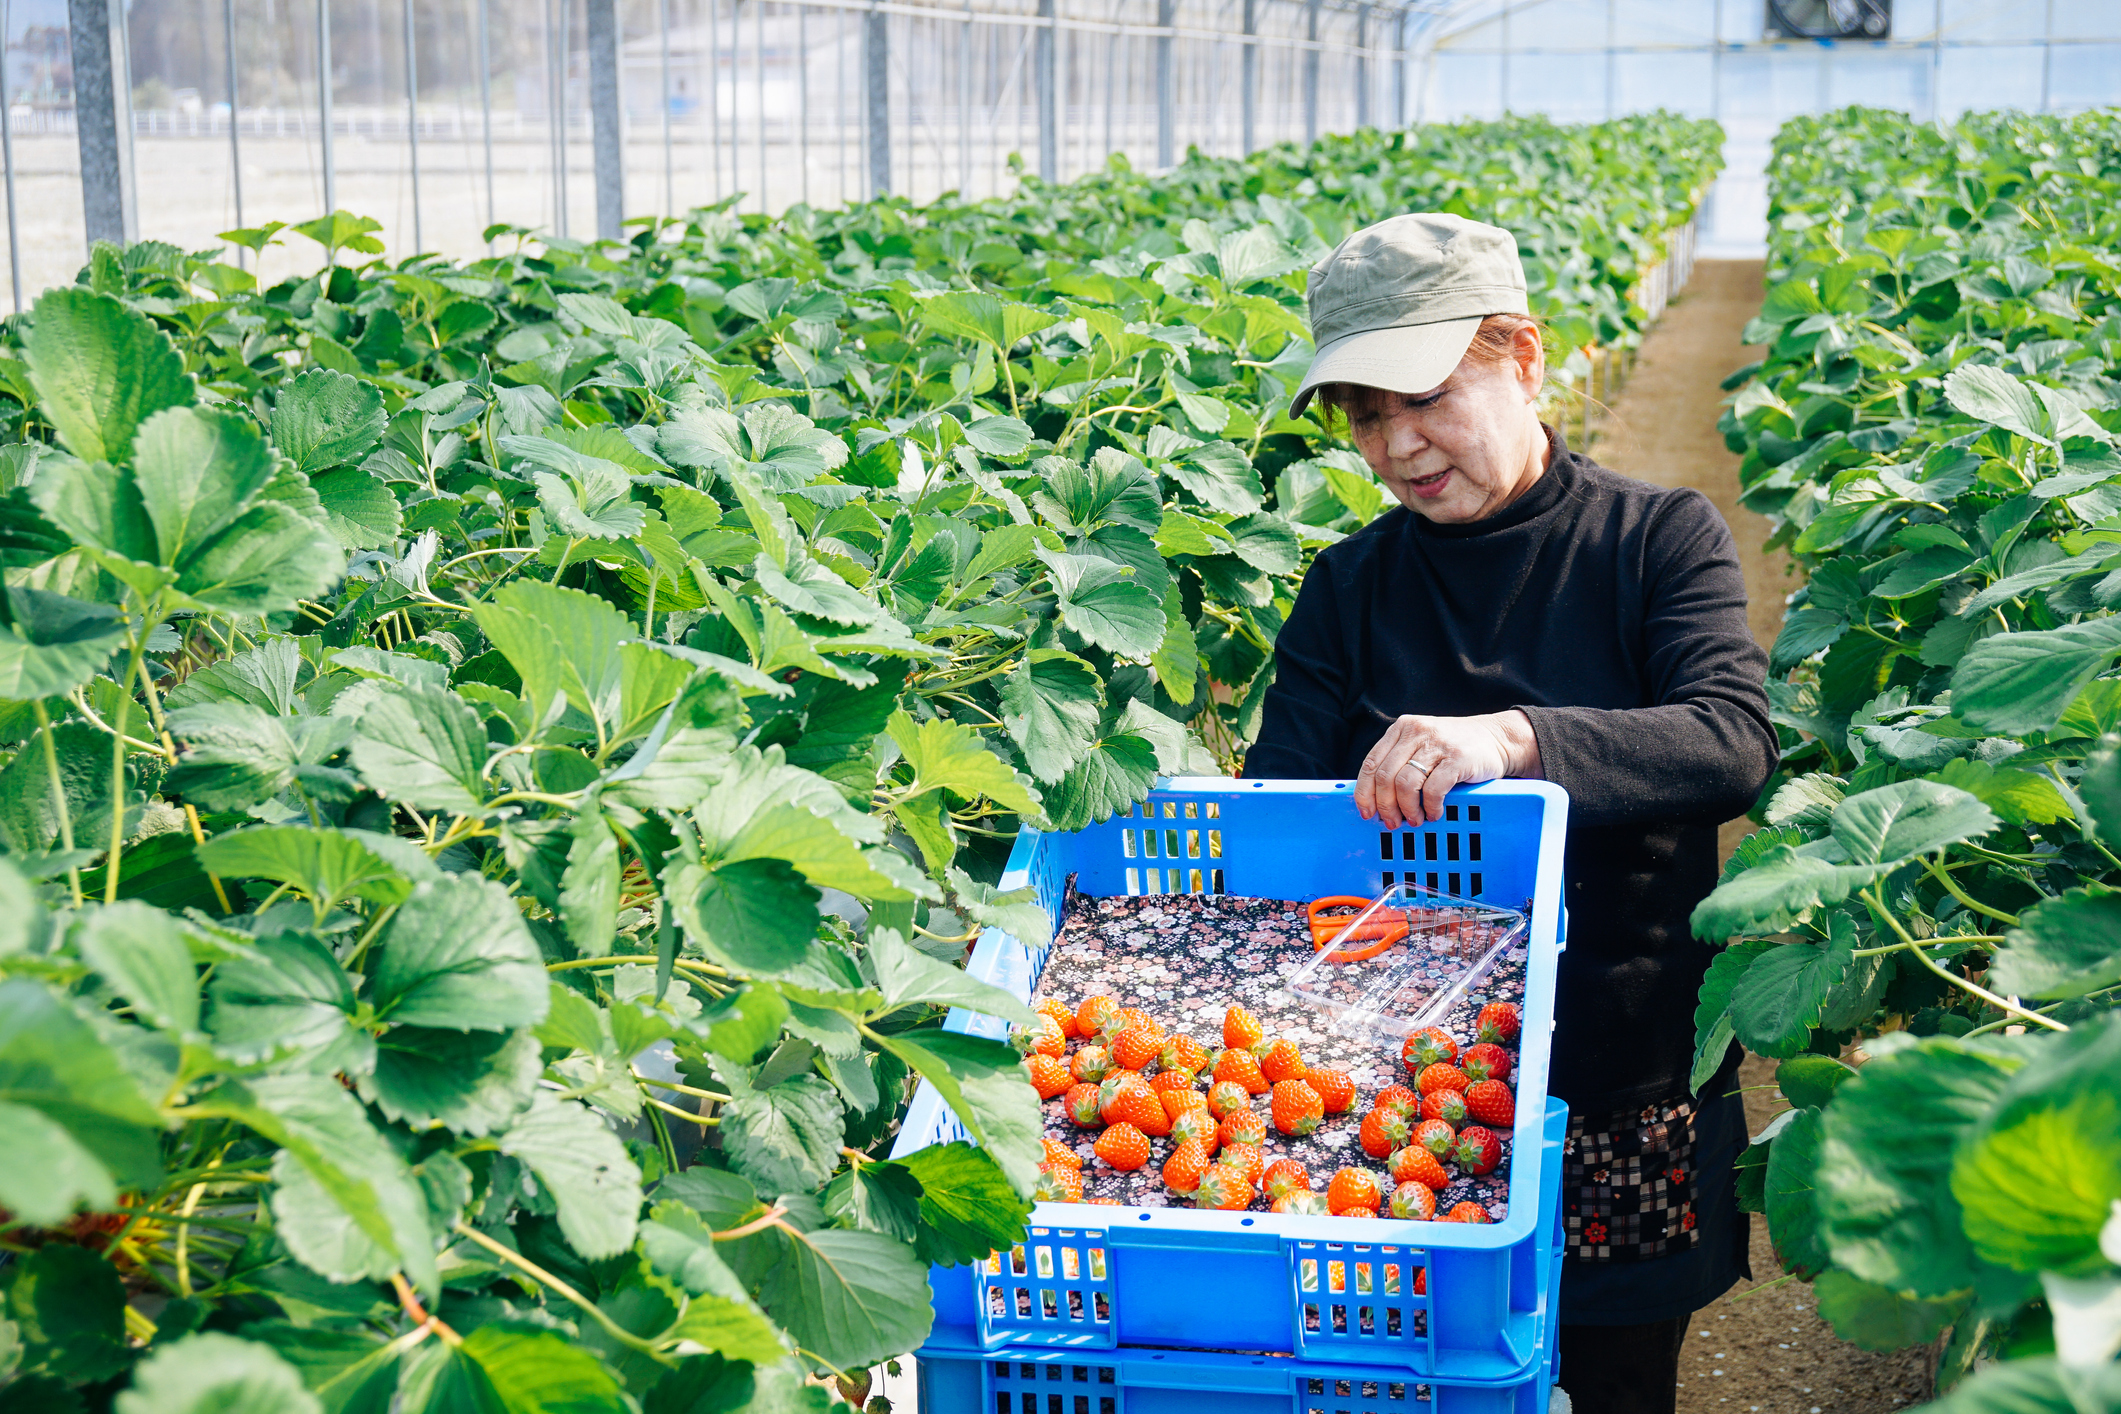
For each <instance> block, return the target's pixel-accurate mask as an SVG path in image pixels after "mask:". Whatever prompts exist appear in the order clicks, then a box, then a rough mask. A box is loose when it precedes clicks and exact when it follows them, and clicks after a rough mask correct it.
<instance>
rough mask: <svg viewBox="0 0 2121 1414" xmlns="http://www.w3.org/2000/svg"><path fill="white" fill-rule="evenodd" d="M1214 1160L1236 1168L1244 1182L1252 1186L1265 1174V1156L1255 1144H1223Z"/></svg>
mask: <svg viewBox="0 0 2121 1414" xmlns="http://www.w3.org/2000/svg"><path fill="white" fill-rule="evenodd" d="M1215 1161H1216V1162H1217V1163H1219V1164H1221V1165H1222V1166H1223V1167H1224V1168H1229V1169H1236V1170H1237V1171H1238V1173H1240V1174H1242V1175H1243V1176H1244V1180H1245V1183H1246V1184H1247V1185H1249V1186H1251V1187H1254V1188H1257V1187H1258V1186H1259V1181H1260V1179H1262V1178H1264V1177H1265V1176H1266V1172H1267V1156H1266V1155H1265V1154H1264V1153H1262V1152H1261V1151H1260V1147H1259V1146H1258V1145H1257V1144H1225V1145H1223V1151H1222V1153H1221V1154H1219V1155H1218V1156H1217V1157H1216V1160H1215Z"/></svg>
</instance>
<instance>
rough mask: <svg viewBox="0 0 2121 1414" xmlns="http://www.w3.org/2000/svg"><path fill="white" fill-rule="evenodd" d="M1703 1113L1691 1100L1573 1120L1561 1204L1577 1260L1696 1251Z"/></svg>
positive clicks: (1631, 1259) (1613, 1259) (1632, 1258)
mask: <svg viewBox="0 0 2121 1414" xmlns="http://www.w3.org/2000/svg"><path fill="white" fill-rule="evenodd" d="M1695 1113H1696V1105H1695V1102H1694V1101H1693V1100H1691V1099H1685V1100H1677V1101H1671V1102H1667V1103H1664V1104H1655V1105H1645V1106H1642V1107H1640V1108H1638V1109H1631V1110H1621V1111H1619V1112H1617V1113H1613V1114H1606V1115H1591V1116H1588V1117H1586V1116H1582V1115H1571V1116H1570V1117H1569V1137H1568V1141H1567V1143H1566V1144H1565V1145H1564V1146H1563V1148H1562V1166H1561V1195H1562V1196H1561V1203H1562V1209H1563V1217H1564V1219H1565V1225H1566V1227H1567V1230H1568V1253H1569V1255H1570V1256H1571V1257H1574V1258H1576V1259H1577V1260H1579V1261H1586V1262H1640V1261H1644V1260H1647V1259H1648V1258H1651V1257H1664V1256H1669V1255H1671V1254H1672V1253H1675V1252H1684V1251H1687V1250H1688V1249H1689V1248H1691V1247H1693V1245H1694V1243H1695V1241H1696V1240H1697V1239H1698V1236H1699V1234H1698V1233H1697V1232H1696V1231H1695V1225H1696V1221H1697V1215H1696V1213H1695V1210H1694V1204H1695V1199H1696V1196H1697V1173H1698V1165H1697V1164H1696V1162H1695V1147H1696V1143H1695V1133H1694V1119H1695Z"/></svg>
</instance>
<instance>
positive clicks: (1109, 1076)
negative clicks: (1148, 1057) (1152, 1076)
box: [1100, 1065, 1149, 1085]
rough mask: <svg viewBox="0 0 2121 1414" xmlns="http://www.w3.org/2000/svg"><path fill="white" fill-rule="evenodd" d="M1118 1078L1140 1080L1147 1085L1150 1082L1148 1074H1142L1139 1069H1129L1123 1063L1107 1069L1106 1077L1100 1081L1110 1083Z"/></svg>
mask: <svg viewBox="0 0 2121 1414" xmlns="http://www.w3.org/2000/svg"><path fill="white" fill-rule="evenodd" d="M1116 1080H1134V1081H1138V1082H1140V1083H1141V1084H1143V1085H1147V1084H1148V1083H1149V1077H1148V1076H1146V1075H1144V1074H1142V1073H1141V1072H1140V1071H1138V1070H1129V1069H1127V1067H1125V1066H1123V1065H1115V1066H1113V1067H1112V1069H1110V1070H1108V1071H1106V1072H1105V1078H1104V1080H1103V1081H1102V1082H1100V1083H1102V1084H1107V1085H1109V1084H1111V1083H1112V1082H1114V1081H1116Z"/></svg>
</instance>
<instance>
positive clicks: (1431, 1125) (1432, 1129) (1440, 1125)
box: [1407, 1119, 1458, 1159]
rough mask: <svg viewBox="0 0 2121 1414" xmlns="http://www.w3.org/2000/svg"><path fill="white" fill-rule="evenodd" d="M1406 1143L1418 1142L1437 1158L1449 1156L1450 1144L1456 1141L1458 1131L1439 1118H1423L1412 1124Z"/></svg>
mask: <svg viewBox="0 0 2121 1414" xmlns="http://www.w3.org/2000/svg"><path fill="white" fill-rule="evenodd" d="M1407 1142H1408V1143H1411V1144H1418V1145H1420V1146H1421V1147H1422V1148H1424V1149H1427V1150H1428V1151H1429V1152H1430V1153H1432V1154H1434V1155H1435V1156H1436V1157H1437V1158H1439V1159H1443V1158H1449V1157H1450V1154H1451V1146H1452V1145H1453V1144H1456V1143H1457V1142H1458V1131H1457V1130H1455V1129H1453V1128H1451V1126H1450V1125H1448V1124H1446V1123H1444V1122H1443V1121H1442V1120H1440V1119H1425V1120H1423V1121H1422V1122H1421V1123H1420V1124H1417V1125H1415V1126H1414V1133H1413V1134H1412V1135H1411V1136H1409V1138H1408V1141H1407Z"/></svg>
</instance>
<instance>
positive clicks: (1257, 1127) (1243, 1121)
mask: <svg viewBox="0 0 2121 1414" xmlns="http://www.w3.org/2000/svg"><path fill="white" fill-rule="evenodd" d="M1215 1137H1216V1138H1217V1139H1219V1140H1220V1141H1221V1142H1223V1143H1225V1144H1264V1143H1266V1142H1267V1122H1266V1121H1265V1120H1263V1119H1261V1118H1260V1117H1259V1113H1258V1111H1256V1110H1232V1111H1230V1113H1228V1114H1226V1115H1224V1116H1223V1122H1222V1123H1221V1124H1220V1125H1219V1126H1217V1128H1216V1131H1215Z"/></svg>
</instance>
